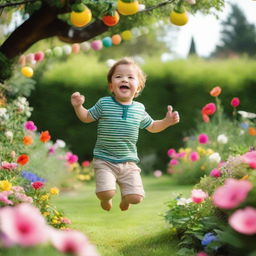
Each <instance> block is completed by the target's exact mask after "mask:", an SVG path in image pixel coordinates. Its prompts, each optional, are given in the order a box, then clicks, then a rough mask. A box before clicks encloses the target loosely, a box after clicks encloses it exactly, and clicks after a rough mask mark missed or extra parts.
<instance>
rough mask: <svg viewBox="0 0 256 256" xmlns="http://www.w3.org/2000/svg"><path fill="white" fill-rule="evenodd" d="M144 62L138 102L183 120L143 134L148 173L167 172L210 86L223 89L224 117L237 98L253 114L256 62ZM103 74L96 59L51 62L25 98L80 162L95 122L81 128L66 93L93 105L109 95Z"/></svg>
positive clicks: (86, 156)
mask: <svg viewBox="0 0 256 256" xmlns="http://www.w3.org/2000/svg"><path fill="white" fill-rule="evenodd" d="M144 60H145V64H144V65H142V69H143V70H144V71H145V73H146V74H147V85H146V87H145V89H144V91H143V92H142V94H141V96H139V98H138V99H136V100H138V101H140V102H142V103H143V104H145V106H146V110H147V111H148V113H149V114H150V115H151V116H152V118H154V119H161V118H163V117H164V116H165V113H166V109H167V105H172V106H173V107H174V109H175V110H177V111H179V113H180V116H181V122H180V124H178V125H176V126H173V127H170V128H169V129H167V130H165V131H163V132H161V133H158V134H150V133H148V132H147V131H144V130H143V131H141V133H140V138H139V142H138V152H139V156H140V157H141V159H142V162H141V166H142V167H143V169H144V170H145V172H151V171H152V169H151V170H149V168H147V167H149V166H150V168H153V169H165V168H166V163H167V162H168V157H167V154H166V152H167V150H168V149H169V148H171V147H172V148H178V147H180V146H182V145H183V141H182V139H183V136H187V135H189V134H191V132H192V131H193V129H194V128H195V126H196V124H197V123H198V120H199V122H200V121H201V114H200V109H201V108H202V107H203V106H204V105H205V104H207V103H209V102H212V101H213V100H214V99H213V98H212V97H211V96H210V94H209V91H210V90H211V89H212V88H213V87H215V86H217V85H218V86H221V87H222V88H223V93H222V99H223V100H222V103H223V105H224V108H225V109H226V112H227V113H228V114H230V113H231V112H232V110H233V108H232V107H231V106H230V101H231V99H232V97H236V96H238V97H239V98H240V100H241V105H240V106H239V109H241V110H245V111H249V112H256V107H255V104H254V95H255V83H256V77H255V68H256V62H255V61H253V60H250V59H247V58H242V59H232V60H226V61H224V60H203V59H199V58H190V59H188V60H175V61H172V62H165V63H163V62H160V61H159V59H157V58H145V59H144ZM107 71H108V67H107V66H106V65H105V63H104V62H101V61H99V60H98V59H97V58H96V57H94V56H90V55H86V54H79V55H72V56H70V57H69V58H68V61H67V60H65V59H61V60H60V61H58V62H54V63H49V65H48V66H47V67H46V68H45V73H44V74H43V76H41V77H40V80H38V81H37V86H36V90H34V91H33V93H32V94H31V97H30V98H29V101H30V103H31V106H32V107H33V108H34V111H33V113H32V117H31V119H32V120H33V121H35V122H36V124H37V125H38V127H40V128H41V129H42V130H46V129H47V130H49V131H50V132H51V134H52V136H53V138H60V139H63V140H65V141H66V143H67V144H68V147H69V148H71V150H72V151H73V152H74V153H75V154H78V155H79V157H80V161H83V160H89V159H91V158H92V150H93V146H94V144H95V140H96V129H97V128H96V126H97V124H96V123H92V124H83V123H81V122H80V121H79V120H78V119H77V118H76V116H75V114H74V111H73V109H72V106H71V104H70V95H71V94H72V93H73V92H74V91H80V92H81V93H82V94H84V95H85V98H86V102H85V107H87V108H88V107H91V106H93V105H94V104H95V102H96V101H97V100H98V98H100V97H103V96H106V95H108V94H109V93H108V90H107V81H106V74H107ZM149 155H150V156H151V157H148V156H149ZM144 158H145V164H144Z"/></svg>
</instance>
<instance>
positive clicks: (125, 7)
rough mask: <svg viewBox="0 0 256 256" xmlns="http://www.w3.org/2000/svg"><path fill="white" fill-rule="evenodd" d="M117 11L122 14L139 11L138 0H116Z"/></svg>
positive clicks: (131, 13)
mask: <svg viewBox="0 0 256 256" xmlns="http://www.w3.org/2000/svg"><path fill="white" fill-rule="evenodd" d="M117 11H118V12H119V13H120V14H122V15H133V14H135V13H137V12H138V11H139V2H138V1H137V0H135V1H134V2H130V3H126V2H123V1H122V0H118V1H117Z"/></svg>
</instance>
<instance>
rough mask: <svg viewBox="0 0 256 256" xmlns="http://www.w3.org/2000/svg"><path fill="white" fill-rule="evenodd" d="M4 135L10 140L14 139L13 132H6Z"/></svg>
mask: <svg viewBox="0 0 256 256" xmlns="http://www.w3.org/2000/svg"><path fill="white" fill-rule="evenodd" d="M4 134H5V136H6V137H7V138H8V139H10V140H11V139H12V138H13V132H12V131H6V132H5V133H4Z"/></svg>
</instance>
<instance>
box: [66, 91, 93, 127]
mask: <svg viewBox="0 0 256 256" xmlns="http://www.w3.org/2000/svg"><path fill="white" fill-rule="evenodd" d="M71 104H72V106H73V107H74V110H75V113H76V115H77V117H78V118H79V119H80V120H81V121H82V122H84V123H91V122H93V121H95V120H94V119H93V118H92V117H91V115H90V113H89V111H88V110H87V109H86V108H84V107H83V104H84V96H83V95H81V94H80V93H79V92H74V93H73V94H72V95H71Z"/></svg>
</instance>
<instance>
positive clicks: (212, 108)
mask: <svg viewBox="0 0 256 256" xmlns="http://www.w3.org/2000/svg"><path fill="white" fill-rule="evenodd" d="M215 112H216V105H215V104H214V103H208V104H206V105H205V106H204V107H203V108H202V110H201V114H202V117H203V120H204V122H206V123H208V122H209V121H210V119H209V115H213V114H214V113H215Z"/></svg>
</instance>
